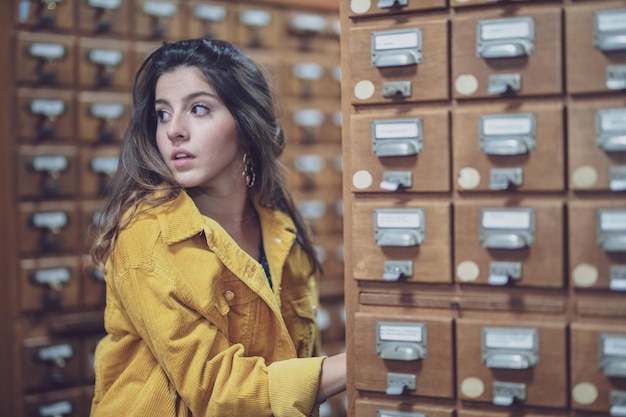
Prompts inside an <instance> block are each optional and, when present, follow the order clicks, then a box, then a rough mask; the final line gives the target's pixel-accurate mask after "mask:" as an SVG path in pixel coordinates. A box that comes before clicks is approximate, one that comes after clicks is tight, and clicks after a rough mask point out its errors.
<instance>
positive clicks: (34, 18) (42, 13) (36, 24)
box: [13, 0, 77, 31]
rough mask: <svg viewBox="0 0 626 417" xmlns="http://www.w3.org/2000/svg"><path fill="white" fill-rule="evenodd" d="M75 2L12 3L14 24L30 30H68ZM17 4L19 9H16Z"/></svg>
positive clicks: (32, 0) (37, 0)
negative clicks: (14, 16) (14, 14)
mask: <svg viewBox="0 0 626 417" xmlns="http://www.w3.org/2000/svg"><path fill="white" fill-rule="evenodd" d="M76 1H77V0H20V1H19V2H18V1H14V2H13V3H14V9H15V13H16V14H17V16H16V20H15V21H16V23H17V24H18V25H19V26H25V27H28V28H32V29H46V30H50V29H52V30H62V31H63V30H70V29H73V27H74V9H75V4H76ZM18 4H19V7H18Z"/></svg>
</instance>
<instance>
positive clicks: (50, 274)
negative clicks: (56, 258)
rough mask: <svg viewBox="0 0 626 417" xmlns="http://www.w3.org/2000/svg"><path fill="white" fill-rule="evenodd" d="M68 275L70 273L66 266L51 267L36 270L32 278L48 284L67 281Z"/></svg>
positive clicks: (39, 282)
mask: <svg viewBox="0 0 626 417" xmlns="http://www.w3.org/2000/svg"><path fill="white" fill-rule="evenodd" d="M70 276H71V274H70V270H69V269H68V268H51V269H40V270H38V271H36V272H35V278H34V279H35V282H37V283H38V284H50V283H60V282H68V281H69V280H70Z"/></svg>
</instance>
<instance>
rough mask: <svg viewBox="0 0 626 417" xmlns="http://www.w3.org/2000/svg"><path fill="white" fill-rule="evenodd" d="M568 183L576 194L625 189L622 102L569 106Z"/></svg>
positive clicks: (625, 135)
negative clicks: (577, 192) (578, 192)
mask: <svg viewBox="0 0 626 417" xmlns="http://www.w3.org/2000/svg"><path fill="white" fill-rule="evenodd" d="M568 121H569V147H568V149H569V150H568V153H569V161H570V162H569V182H570V187H571V188H572V189H574V190H576V191H614V192H622V191H624V190H626V100H624V99H623V98H619V99H603V100H591V101H587V100H585V101H580V102H575V103H572V104H571V105H570V106H569V108H568Z"/></svg>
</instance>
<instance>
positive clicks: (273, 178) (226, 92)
mask: <svg viewBox="0 0 626 417" xmlns="http://www.w3.org/2000/svg"><path fill="white" fill-rule="evenodd" d="M180 67H192V68H197V69H199V70H200V71H201V73H202V75H203V77H204V80H205V81H206V82H207V83H208V84H209V85H211V87H212V88H213V90H214V91H215V93H216V94H217V95H218V97H219V98H220V100H221V101H222V102H223V103H224V104H225V105H226V107H227V108H228V110H229V111H230V113H231V115H232V116H233V118H234V120H235V123H236V126H237V131H238V134H239V137H240V138H241V139H242V140H241V146H242V147H243V151H244V152H245V153H246V154H247V155H248V157H249V158H251V159H252V161H251V162H252V165H253V166H254V171H255V174H256V181H255V183H254V185H253V187H252V188H250V189H249V192H250V193H251V198H253V199H255V200H256V201H258V202H259V204H260V205H262V206H263V207H268V208H272V209H276V210H281V211H283V212H285V213H287V214H288V215H289V216H290V217H291V218H292V219H293V221H294V223H295V225H296V229H297V242H298V243H299V244H300V245H301V246H302V248H303V249H304V251H305V253H306V254H307V256H308V257H309V259H310V261H311V265H312V270H311V273H315V272H316V271H319V272H321V267H320V264H319V262H318V260H317V258H316V253H315V248H314V246H313V243H312V241H311V238H310V236H309V233H308V232H307V227H306V224H305V223H304V220H303V219H302V217H301V215H300V213H299V212H298V210H297V209H296V207H295V204H294V202H293V199H292V197H291V195H290V193H289V191H288V189H287V186H286V182H285V176H284V172H283V171H284V167H283V165H282V164H281V162H280V161H279V157H280V155H281V153H282V151H283V149H284V147H285V138H284V136H283V134H282V130H281V128H280V124H279V123H278V120H277V117H276V114H275V108H274V103H273V100H272V94H271V91H270V87H269V85H268V83H267V81H266V79H265V77H264V75H263V73H262V72H261V70H260V69H259V67H258V66H257V65H256V64H255V63H254V62H253V61H252V60H251V59H250V57H249V56H248V55H247V54H245V53H244V52H243V51H242V50H240V49H239V48H237V47H236V46H234V45H232V44H230V43H228V42H225V41H220V40H208V39H191V40H182V41H177V42H166V43H164V44H163V45H162V46H161V47H160V48H158V49H157V50H156V51H154V52H152V53H151V54H150V55H149V56H148V57H147V58H146V60H145V61H144V62H143V64H142V65H141V67H140V68H139V70H138V71H137V74H136V76H135V79H134V83H133V101H132V108H131V116H130V121H129V124H128V126H127V129H126V131H125V134H124V137H123V141H122V145H121V149H120V157H119V165H118V169H117V172H116V174H115V176H114V177H113V179H112V183H111V186H110V189H109V191H110V198H109V199H108V200H107V202H106V204H105V206H104V208H103V210H102V211H101V212H100V214H99V216H98V218H97V220H96V222H95V225H94V227H95V228H96V238H95V241H94V244H93V246H92V248H91V256H92V260H93V262H94V265H95V266H96V267H97V268H99V269H101V270H102V271H104V267H105V264H106V261H107V259H108V257H109V256H110V255H111V252H112V251H113V247H114V245H115V241H116V238H117V236H118V234H119V233H120V231H121V230H122V229H123V228H125V227H126V226H128V224H129V223H130V222H131V221H132V219H133V217H134V216H136V215H137V214H138V207H139V205H140V204H142V206H143V204H146V203H147V206H148V207H154V206H156V205H159V204H163V203H165V202H167V201H170V200H173V199H174V198H176V196H177V195H178V194H179V193H180V192H181V191H182V188H181V186H180V185H179V184H178V183H177V182H176V181H175V180H174V177H173V176H172V174H171V172H170V171H169V169H168V168H167V166H166V165H165V162H164V161H163V158H162V157H161V154H160V153H159V150H158V148H157V145H156V127H157V115H156V112H155V108H154V102H155V88H156V83H157V80H158V79H159V77H160V76H161V75H163V74H165V73H168V72H171V71H174V70H175V69H177V68H180Z"/></svg>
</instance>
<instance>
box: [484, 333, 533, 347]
mask: <svg viewBox="0 0 626 417" xmlns="http://www.w3.org/2000/svg"><path fill="white" fill-rule="evenodd" d="M486 332H487V333H486V335H485V347H487V348H489V349H526V350H528V349H533V348H534V347H535V338H534V334H535V332H534V331H533V330H525V329H510V330H509V329H497V330H495V331H490V330H487V331H486Z"/></svg>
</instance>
